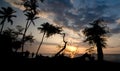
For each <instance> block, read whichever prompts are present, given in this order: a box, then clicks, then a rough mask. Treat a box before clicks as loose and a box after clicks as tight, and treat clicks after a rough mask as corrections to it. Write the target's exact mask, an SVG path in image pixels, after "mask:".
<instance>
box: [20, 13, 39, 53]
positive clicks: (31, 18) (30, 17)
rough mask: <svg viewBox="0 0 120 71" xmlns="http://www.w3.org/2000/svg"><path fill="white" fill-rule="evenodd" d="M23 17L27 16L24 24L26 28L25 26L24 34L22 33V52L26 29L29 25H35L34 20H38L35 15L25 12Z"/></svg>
mask: <svg viewBox="0 0 120 71" xmlns="http://www.w3.org/2000/svg"><path fill="white" fill-rule="evenodd" d="M25 16H27V19H26V20H27V23H26V26H25V30H24V33H23V38H22V43H23V44H22V52H23V50H24V49H23V48H24V44H25V36H26V32H27V30H28V28H29V26H30V25H31V23H32V24H33V25H35V23H34V20H35V19H38V18H39V17H36V14H34V13H33V12H27V13H26V14H25Z"/></svg>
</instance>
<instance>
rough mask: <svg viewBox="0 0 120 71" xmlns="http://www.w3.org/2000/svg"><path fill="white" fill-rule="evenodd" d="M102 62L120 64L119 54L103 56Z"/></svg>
mask: <svg viewBox="0 0 120 71" xmlns="http://www.w3.org/2000/svg"><path fill="white" fill-rule="evenodd" d="M44 55H45V56H50V57H51V56H53V54H44ZM82 55H83V54H78V55H76V57H79V56H82ZM94 56H95V59H97V55H94ZM104 60H107V61H112V62H119V63H120V54H104Z"/></svg>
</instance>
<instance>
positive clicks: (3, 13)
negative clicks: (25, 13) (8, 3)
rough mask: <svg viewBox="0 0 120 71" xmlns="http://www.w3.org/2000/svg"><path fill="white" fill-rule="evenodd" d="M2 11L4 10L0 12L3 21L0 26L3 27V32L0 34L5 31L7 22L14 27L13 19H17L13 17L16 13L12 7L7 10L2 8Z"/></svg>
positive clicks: (0, 31)
mask: <svg viewBox="0 0 120 71" xmlns="http://www.w3.org/2000/svg"><path fill="white" fill-rule="evenodd" d="M1 9H2V10H0V14H1V15H0V18H1V19H2V21H1V23H0V25H2V27H1V30H0V34H1V33H2V31H3V27H4V24H5V21H6V20H7V21H8V22H10V23H11V25H12V24H13V20H12V19H11V18H12V17H16V16H15V15H13V13H15V12H16V11H14V10H13V9H12V8H11V7H7V8H4V7H2V8H1Z"/></svg>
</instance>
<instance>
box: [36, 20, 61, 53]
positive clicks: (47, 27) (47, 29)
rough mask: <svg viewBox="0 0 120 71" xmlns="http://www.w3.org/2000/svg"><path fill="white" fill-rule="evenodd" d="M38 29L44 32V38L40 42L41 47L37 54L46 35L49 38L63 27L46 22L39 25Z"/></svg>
mask: <svg viewBox="0 0 120 71" xmlns="http://www.w3.org/2000/svg"><path fill="white" fill-rule="evenodd" d="M38 30H40V31H41V33H43V36H42V40H41V42H40V44H39V47H38V49H37V52H36V55H38V52H39V50H40V47H41V45H42V43H43V39H44V37H45V35H46V37H47V38H48V37H50V36H52V35H54V34H59V33H60V32H61V31H62V28H61V27H58V26H53V25H51V24H49V23H48V22H46V23H43V24H41V27H38Z"/></svg>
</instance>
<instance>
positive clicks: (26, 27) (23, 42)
mask: <svg viewBox="0 0 120 71" xmlns="http://www.w3.org/2000/svg"><path fill="white" fill-rule="evenodd" d="M28 24H29V20H28V21H27V23H26V26H25V31H24V33H23V37H22V45H21V47H22V52H23V51H24V44H25V41H24V39H25V35H26V32H27V29H28V28H29V27H28Z"/></svg>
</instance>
